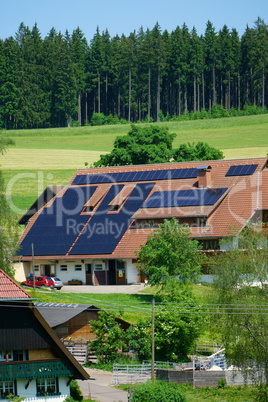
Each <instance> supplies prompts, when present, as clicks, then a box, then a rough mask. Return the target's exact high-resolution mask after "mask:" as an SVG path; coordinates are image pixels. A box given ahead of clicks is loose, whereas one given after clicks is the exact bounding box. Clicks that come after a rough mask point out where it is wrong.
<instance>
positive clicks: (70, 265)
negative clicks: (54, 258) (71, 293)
mask: <svg viewBox="0 0 268 402" xmlns="http://www.w3.org/2000/svg"><path fill="white" fill-rule="evenodd" d="M61 265H66V266H67V271H63V270H61ZM75 265H81V267H82V270H81V271H76V270H75ZM56 277H57V278H60V279H61V280H62V282H63V284H67V283H68V281H70V280H72V279H78V280H80V281H82V282H83V285H85V284H86V272H85V263H82V262H81V260H80V261H79V260H78V261H75V262H69V261H60V262H59V263H58V264H56Z"/></svg>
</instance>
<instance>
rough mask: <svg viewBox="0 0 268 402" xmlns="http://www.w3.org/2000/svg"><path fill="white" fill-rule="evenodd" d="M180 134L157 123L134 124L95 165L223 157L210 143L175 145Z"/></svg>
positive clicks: (120, 164) (138, 163)
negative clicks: (176, 147) (173, 146)
mask: <svg viewBox="0 0 268 402" xmlns="http://www.w3.org/2000/svg"><path fill="white" fill-rule="evenodd" d="M175 137H176V134H170V133H169V130H168V128H167V127H159V126H157V125H153V124H151V125H148V126H139V125H134V124H132V125H131V130H130V131H129V133H128V134H127V135H124V136H122V137H117V138H116V139H115V142H114V148H113V150H112V151H111V152H110V153H109V154H105V155H101V156H100V159H99V160H98V161H97V162H95V163H94V166H95V167H101V166H125V165H142V164H150V163H166V162H171V161H178V162H182V161H196V160H211V159H220V158H223V153H222V152H221V151H219V150H217V149H216V148H213V147H210V146H209V145H208V144H206V143H203V142H198V143H197V144H196V145H195V144H182V145H181V146H180V147H179V148H178V149H175V150H174V149H173V148H172V143H173V141H174V139H175Z"/></svg>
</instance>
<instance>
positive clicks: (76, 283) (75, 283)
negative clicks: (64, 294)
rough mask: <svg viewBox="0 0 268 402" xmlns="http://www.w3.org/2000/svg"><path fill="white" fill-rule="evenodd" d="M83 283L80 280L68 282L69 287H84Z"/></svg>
mask: <svg viewBox="0 0 268 402" xmlns="http://www.w3.org/2000/svg"><path fill="white" fill-rule="evenodd" d="M82 283H83V282H82V281H79V280H74V279H72V280H71V281H68V285H82Z"/></svg>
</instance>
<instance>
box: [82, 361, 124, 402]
mask: <svg viewBox="0 0 268 402" xmlns="http://www.w3.org/2000/svg"><path fill="white" fill-rule="evenodd" d="M85 370H86V371H87V372H88V373H89V375H90V380H87V381H82V380H78V381H77V382H78V384H79V386H80V388H81V391H82V393H83V395H84V397H85V398H86V397H88V396H89V397H90V398H92V399H94V400H96V401H99V402H127V400H128V398H127V392H125V391H121V390H119V389H116V388H114V387H112V386H111V385H110V384H111V382H112V373H110V372H108V371H102V370H95V369H89V368H85Z"/></svg>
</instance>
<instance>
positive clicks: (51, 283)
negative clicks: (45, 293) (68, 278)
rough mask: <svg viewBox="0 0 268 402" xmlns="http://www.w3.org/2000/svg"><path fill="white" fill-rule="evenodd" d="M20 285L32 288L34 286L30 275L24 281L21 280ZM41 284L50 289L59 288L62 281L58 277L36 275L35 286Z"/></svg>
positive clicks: (37, 286) (38, 286)
mask: <svg viewBox="0 0 268 402" xmlns="http://www.w3.org/2000/svg"><path fill="white" fill-rule="evenodd" d="M21 285H22V286H27V287H29V288H33V287H34V281H33V277H32V276H31V277H29V278H28V279H27V280H26V281H23V282H21ZM41 286H46V287H48V288H51V289H52V288H55V289H61V288H62V286H63V283H62V281H61V280H60V279H59V278H51V277H50V276H36V277H35V287H36V288H40V287H41Z"/></svg>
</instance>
